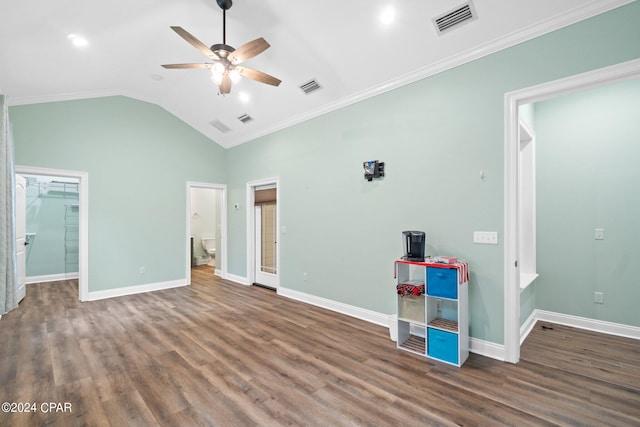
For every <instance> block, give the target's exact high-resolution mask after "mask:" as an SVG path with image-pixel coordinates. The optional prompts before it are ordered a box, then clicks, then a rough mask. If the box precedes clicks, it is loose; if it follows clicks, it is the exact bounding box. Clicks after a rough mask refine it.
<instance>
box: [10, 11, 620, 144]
mask: <svg viewBox="0 0 640 427" xmlns="http://www.w3.org/2000/svg"><path fill="white" fill-rule="evenodd" d="M466 2H467V1H466V0H429V1H426V0H402V1H401V0H350V1H345V0H342V1H339V0H323V1H308V0H306V1H305V0H234V4H233V7H232V8H231V9H230V10H229V11H227V44H229V45H231V46H233V47H235V48H238V47H240V46H241V45H242V44H244V43H246V42H249V41H251V40H253V39H256V38H258V37H264V38H265V39H266V40H267V41H268V42H269V43H270V44H271V48H269V49H267V50H266V51H264V52H263V53H261V54H260V55H259V56H256V57H254V58H252V59H250V60H248V61H247V62H246V63H244V64H243V65H246V66H247V67H250V68H254V69H257V70H261V71H264V72H266V73H268V74H271V75H273V76H275V77H278V78H279V79H281V80H282V84H281V85H280V86H279V87H273V86H269V85H265V84H261V83H258V82H255V81H252V80H247V79H242V80H241V81H240V82H239V83H236V84H234V86H233V88H232V90H231V94H230V95H227V96H225V97H223V96H219V95H218V94H217V86H215V85H214V84H213V82H212V81H211V80H210V72H209V70H207V69H193V70H167V69H164V68H162V67H161V66H160V65H161V64H171V63H185V62H200V63H203V62H208V60H207V58H206V57H205V56H204V55H202V54H201V53H200V52H199V51H197V50H196V49H195V48H194V47H193V46H191V45H190V44H188V43H187V42H186V41H185V40H183V39H181V38H180V37H179V36H178V35H177V34H176V33H174V32H173V31H172V30H171V29H170V28H169V27H170V26H176V25H177V26H181V27H183V28H184V29H185V30H187V31H188V32H190V33H191V34H193V35H194V36H195V37H196V38H198V39H199V40H201V41H202V42H203V43H204V44H205V45H207V46H209V45H212V44H214V43H221V42H222V11H221V10H220V8H219V7H218V5H217V4H216V1H215V0H109V1H95V0H57V1H51V0H19V1H16V0H0V92H2V93H5V94H6V95H8V97H9V102H10V104H11V105H19V104H29V103H37V102H48V101H57V100H68V99H80V98H91V97H97V96H109V95H125V96H129V97H132V98H136V99H140V100H144V101H148V102H151V103H154V104H158V105H160V106H162V107H163V108H165V109H166V110H168V111H169V112H171V113H172V114H174V115H176V116H177V117H179V118H180V119H182V120H183V121H185V122H186V123H188V124H189V125H191V126H192V127H193V128H195V129H197V130H198V131H200V132H201V133H203V134H204V135H206V136H207V137H209V138H211V139H212V140H213V141H215V142H217V143H219V144H220V145H222V146H223V147H232V146H234V145H238V144H241V143H244V142H247V141H250V140H252V139H254V138H256V137H259V136H262V135H265V134H268V133H270V132H273V131H275V130H278V129H281V128H284V127H287V126H290V125H292V124H295V123H298V122H301V121H303V120H306V119H309V118H311V117H315V116H317V115H319V114H322V113H325V112H328V111H331V110H334V109H336V108H339V107H342V106H345V105H348V104H350V103H353V102H357V101H359V100H362V99H365V98H367V97H370V96H372V95H375V94H378V93H381V92H384V91H386V90H389V89H393V88H395V87H398V86H401V85H403V84H407V83H410V82H412V81H415V80H417V79H420V78H423V77H425V76H428V75H431V74H434V73H436V72H439V71H443V70H445V69H447V68H450V67H452V66H455V65H458V64H460V63H462V62H465V61H468V60H470V59H473V58H477V57H480V56H483V55H486V54H488V53H491V52H494V51H496V50H499V49H502V48H505V47H508V46H510V45H513V44H516V43H519V42H521V41H524V40H527V39H530V38H532V37H535V36H537V35H539V34H542V33H546V32H548V31H552V30H554V29H557V28H560V27H563V26H566V25H569V24H571V23H574V22H577V21H579V20H582V19H585V18H588V17H590V16H593V15H596V14H599V13H602V12H604V11H607V10H610V9H612V8H615V7H618V6H621V5H623V4H626V3H629V2H630V0H591V1H585V0H472V3H473V8H474V9H475V11H476V14H477V17H478V18H477V19H476V20H475V21H471V22H468V23H465V24H463V25H461V26H459V27H458V28H456V29H454V30H452V31H449V32H447V33H444V34H442V35H438V34H437V32H436V29H435V27H434V25H433V22H432V20H433V19H434V18H435V17H436V16H439V15H441V14H443V13H446V12H449V11H451V10H452V9H455V8H457V7H458V6H461V5H463V4H465V3H466ZM387 5H392V6H394V7H395V16H396V17H395V21H394V22H393V23H392V24H390V25H383V24H382V23H381V22H380V20H379V15H380V13H381V11H382V10H383V8H384V7H386V6H387ZM69 34H77V35H81V36H84V37H85V38H86V39H87V40H88V42H89V44H88V45H87V46H85V47H82V48H78V47H75V46H73V45H72V44H71V43H70V40H69V38H68V35H69ZM311 79H315V80H317V81H318V82H319V83H320V85H321V86H322V88H321V89H320V90H318V91H315V92H313V93H311V94H308V95H305V94H304V93H303V92H302V91H301V90H300V89H299V87H298V86H299V85H301V84H303V83H305V82H307V81H309V80H311ZM241 93H245V94H247V95H248V97H249V100H248V101H244V102H243V101H242V100H241V99H240V94H241ZM243 114H248V115H250V116H251V117H252V118H253V119H254V120H252V121H250V122H248V123H246V124H244V123H242V122H240V121H239V120H238V117H239V116H241V115H243ZM214 120H219V121H221V122H222V123H224V124H225V125H226V126H228V127H229V128H230V129H231V130H230V131H228V132H226V133H222V132H220V131H218V130H217V129H216V128H214V127H213V126H212V125H211V124H210V122H212V121H214Z"/></svg>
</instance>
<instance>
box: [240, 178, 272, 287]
mask: <svg viewBox="0 0 640 427" xmlns="http://www.w3.org/2000/svg"><path fill="white" fill-rule="evenodd" d="M265 185H275V187H276V242H277V243H276V274H275V276H276V278H275V288H276V292H277V291H278V289H279V288H280V178H279V177H273V178H266V179H260V180H256V181H249V182H247V191H246V194H247V205H246V206H247V209H246V211H247V279H248V282H249V285H251V284H253V283H255V281H256V270H255V269H256V245H255V232H256V230H255V220H256V218H255V209H254V204H255V190H256V187H262V186H265Z"/></svg>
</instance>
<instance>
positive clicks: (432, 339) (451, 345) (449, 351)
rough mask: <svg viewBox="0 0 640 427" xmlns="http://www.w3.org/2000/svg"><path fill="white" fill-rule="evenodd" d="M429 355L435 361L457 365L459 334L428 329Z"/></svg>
mask: <svg viewBox="0 0 640 427" xmlns="http://www.w3.org/2000/svg"><path fill="white" fill-rule="evenodd" d="M427 354H428V355H429V356H430V357H433V358H435V359H440V360H443V361H445V362H449V363H453V364H454V365H457V364H458V363H459V362H458V334H454V333H451V332H446V331H441V330H440V329H433V328H427Z"/></svg>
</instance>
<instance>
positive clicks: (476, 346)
mask: <svg viewBox="0 0 640 427" xmlns="http://www.w3.org/2000/svg"><path fill="white" fill-rule="evenodd" d="M278 295H282V296H284V297H287V298H292V299H295V300H297V301H301V302H305V303H307V304H311V305H315V306H318V307H322V308H326V309H327V310H331V311H335V312H338V313H342V314H346V315H347V316H351V317H355V318H357V319H361V320H365V321H367V322H371V323H374V324H376V325H380V326H384V327H387V328H389V336H390V338H391V339H392V340H393V338H394V337H397V333H396V331H397V327H398V326H397V316H396V315H395V314H382V313H377V312H375V311H371V310H367V309H364V308H360V307H355V306H352V305H349V304H344V303H341V302H337V301H333V300H330V299H326V298H321V297H317V296H315V295H310V294H305V293H304V292H300V291H296V290H293V289H287V288H278ZM469 351H471V352H472V353H476V354H479V355H481V356H486V357H490V358H492V359H497V360H502V361H503V360H504V346H503V345H502V344H496V343H492V342H490V341H484V340H480V339H477V338H470V340H469Z"/></svg>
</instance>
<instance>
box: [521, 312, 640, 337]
mask: <svg viewBox="0 0 640 427" xmlns="http://www.w3.org/2000/svg"><path fill="white" fill-rule="evenodd" d="M533 316H535V319H536V320H542V321H544V322H550V323H558V324H560V325H565V326H571V327H574V328H579V329H586V330H589V331H594V332H601V333H603V334H610V335H617V336H620V337H626V338H634V339H637V340H638V339H640V327H637V326H629V325H622V324H620V323H613V322H605V321H604V320H596V319H587V318H585V317H578V316H572V315H570V314H561V313H554V312H551V311H544V310H534V312H533ZM534 323H535V322H534Z"/></svg>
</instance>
